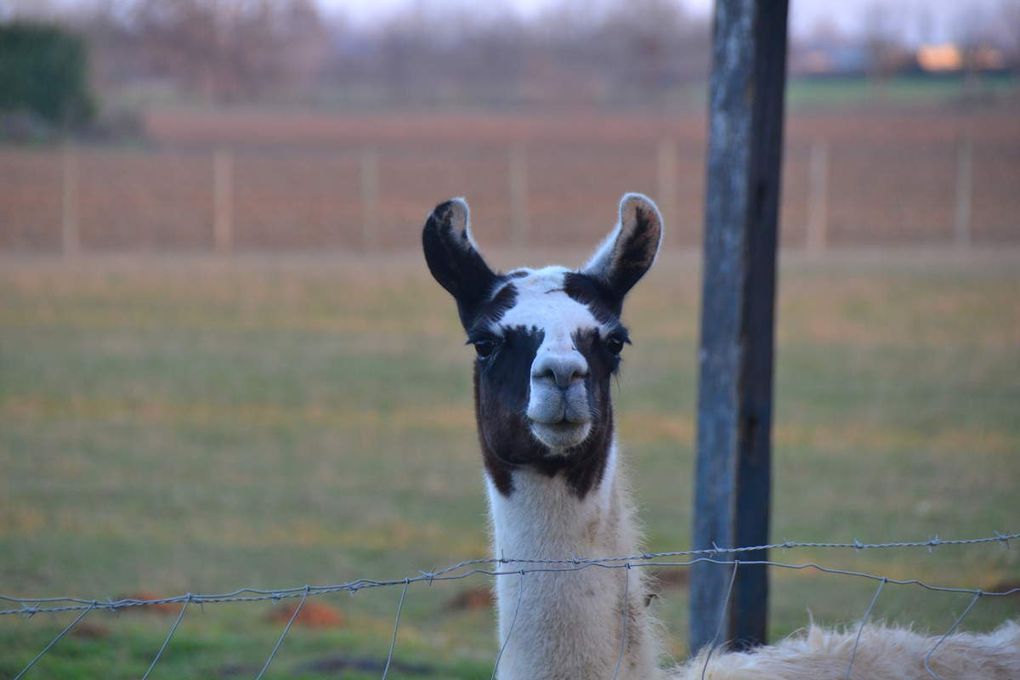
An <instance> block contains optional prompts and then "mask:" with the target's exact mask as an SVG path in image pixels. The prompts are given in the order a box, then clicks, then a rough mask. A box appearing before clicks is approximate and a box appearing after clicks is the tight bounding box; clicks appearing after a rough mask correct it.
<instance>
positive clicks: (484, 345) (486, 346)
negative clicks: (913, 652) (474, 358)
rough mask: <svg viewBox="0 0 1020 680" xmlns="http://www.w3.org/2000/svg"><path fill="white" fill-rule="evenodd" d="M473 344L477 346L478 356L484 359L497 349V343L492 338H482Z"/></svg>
mask: <svg viewBox="0 0 1020 680" xmlns="http://www.w3.org/2000/svg"><path fill="white" fill-rule="evenodd" d="M471 344H472V345H474V346H475V352H477V353H478V356H479V357H481V358H482V359H484V358H485V357H487V356H489V355H491V354H492V352H493V350H495V349H496V343H495V341H494V340H492V339H490V338H482V339H480V340H475V341H474V342H472V343H471Z"/></svg>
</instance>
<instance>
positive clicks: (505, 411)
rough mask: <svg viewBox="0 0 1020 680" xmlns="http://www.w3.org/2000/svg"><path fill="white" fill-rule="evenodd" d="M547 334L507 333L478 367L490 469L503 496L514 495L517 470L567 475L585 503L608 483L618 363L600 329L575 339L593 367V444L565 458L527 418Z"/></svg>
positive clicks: (480, 418) (479, 410) (482, 435)
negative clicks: (543, 439)
mask: <svg viewBox="0 0 1020 680" xmlns="http://www.w3.org/2000/svg"><path fill="white" fill-rule="evenodd" d="M543 339H544V334H543V332H542V331H540V330H538V329H534V328H530V329H529V328H523V327H521V328H513V329H506V330H504V335H503V341H502V343H501V344H500V346H499V348H498V349H497V350H496V351H495V352H493V354H492V355H491V356H489V357H487V358H484V359H478V361H477V362H476V364H475V376H474V388H475V416H476V419H477V423H478V434H479V440H480V443H481V447H482V457H483V460H484V463H485V469H486V471H487V473H488V475H489V477H490V479H492V482H493V485H494V486H495V487H496V489H497V491H499V493H501V494H503V495H504V496H510V495H511V494H512V493H513V470H514V469H515V468H521V467H528V468H531V469H533V470H537V471H538V472H540V473H542V474H544V475H547V476H549V477H552V476H555V475H558V474H562V475H563V476H564V479H565V481H566V483H567V487H568V488H569V489H570V490H571V491H572V492H573V493H574V494H576V495H577V497H578V498H584V497H585V496H586V495H587V494H588V493H589V492H590V491H591V490H592V489H594V488H595V487H597V486H598V485H599V483H601V481H602V476H603V474H604V473H605V468H606V461H607V460H608V458H609V447H610V446H611V444H612V440H613V412H612V403H611V400H610V378H611V376H612V374H613V373H614V372H615V370H616V366H617V362H618V359H617V357H615V356H614V355H613V354H612V353H611V352H609V351H608V350H607V349H606V347H605V345H604V343H603V342H602V340H601V339H600V338H599V335H598V332H597V331H595V330H591V331H586V332H583V333H577V334H575V335H574V337H573V339H574V344H575V346H576V347H577V349H578V351H580V352H581V353H582V354H583V355H584V356H585V359H586V360H587V362H588V369H589V373H588V377H587V379H586V384H585V387H586V390H587V394H588V408H589V410H590V412H591V414H592V416H593V421H592V429H591V432H590V433H589V435H588V437H587V439H585V441H584V442H582V443H581V444H580V445H579V446H577V447H576V448H575V449H572V450H569V451H567V452H566V453H565V454H564V455H556V456H553V455H550V451H549V449H548V448H547V447H546V446H545V445H544V444H542V443H541V442H539V441H538V440H537V439H536V438H535V437H534V436H533V435H532V434H531V429H530V426H529V423H528V419H527V416H526V415H525V414H526V412H527V408H528V396H529V392H530V386H531V364H532V363H533V362H534V360H535V353H536V352H537V351H538V348H539V347H540V346H541V344H542V340H543Z"/></svg>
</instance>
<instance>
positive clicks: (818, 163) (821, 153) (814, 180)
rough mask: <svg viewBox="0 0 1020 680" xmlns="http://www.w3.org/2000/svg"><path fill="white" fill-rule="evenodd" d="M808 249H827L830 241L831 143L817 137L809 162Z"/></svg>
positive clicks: (812, 146)
mask: <svg viewBox="0 0 1020 680" xmlns="http://www.w3.org/2000/svg"><path fill="white" fill-rule="evenodd" d="M807 214H808V219H807V249H808V251H810V252H812V253H820V252H821V251H823V250H825V247H826V245H827V244H828V241H829V143H828V142H827V141H825V140H822V139H816V140H815V141H814V142H813V143H812V144H811V160H810V161H809V162H808V210H807Z"/></svg>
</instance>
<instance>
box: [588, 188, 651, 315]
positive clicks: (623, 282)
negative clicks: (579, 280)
mask: <svg viewBox="0 0 1020 680" xmlns="http://www.w3.org/2000/svg"><path fill="white" fill-rule="evenodd" d="M661 242H662V215H660V214H659V209H658V208H657V207H655V203H653V202H652V199H650V198H648V197H647V196H644V195H643V194H624V195H623V198H622V199H621V200H620V221H619V223H618V224H617V225H616V228H615V229H613V231H611V232H609V235H608V236H607V237H606V239H605V240H604V241H603V242H602V245H601V246H599V248H598V250H596V251H595V254H594V255H592V256H591V259H590V260H588V264H586V265H585V266H584V268H583V269H582V270H581V271H582V272H583V273H584V274H587V275H588V276H591V277H594V278H596V279H598V280H600V281H602V282H603V283H605V284H606V285H607V286H608V287H609V289H610V290H612V291H613V293H615V294H616V295H617V296H618V297H619V298H620V299H621V300H622V299H623V296H624V295H626V294H627V291H629V290H630V289H631V288H633V287H634V284H635V283H637V282H638V281H639V280H640V279H641V277H642V276H644V275H645V272H647V271H648V270H649V268H651V266H652V263H653V262H655V256H656V255H657V254H658V252H659V244H660V243H661Z"/></svg>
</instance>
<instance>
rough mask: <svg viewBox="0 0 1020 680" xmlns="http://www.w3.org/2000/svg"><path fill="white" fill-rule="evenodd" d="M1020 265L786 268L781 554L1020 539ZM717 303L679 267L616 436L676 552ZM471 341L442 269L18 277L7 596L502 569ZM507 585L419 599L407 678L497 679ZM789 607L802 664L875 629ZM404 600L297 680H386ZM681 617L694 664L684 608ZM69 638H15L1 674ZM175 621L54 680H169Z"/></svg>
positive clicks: (322, 637)
mask: <svg viewBox="0 0 1020 680" xmlns="http://www.w3.org/2000/svg"><path fill="white" fill-rule="evenodd" d="M1017 261H1018V258H1017V254H1016V253H1008V252H1007V253H1000V254H997V255H992V254H977V255H969V256H968V255H960V254H956V255H951V254H941V255H940V254H930V253H929V254H927V255H916V254H910V253H902V254H892V255H889V254H886V255H882V256H877V255H875V254H872V255H860V254H858V255H847V256H840V257H829V258H826V259H823V260H804V259H798V258H787V260H785V261H784V262H785V265H784V268H783V272H782V277H781V286H780V288H781V290H780V306H779V329H778V337H779V343H778V370H777V377H776V393H777V403H776V411H775V417H776V431H775V490H774V493H775V506H774V532H773V533H774V536H775V538H777V539H784V538H789V539H800V540H834V541H848V540H853V539H854V538H859V539H861V540H865V541H882V540H890V539H913V538H923V537H928V536H931V535H935V534H938V535H939V536H941V537H943V538H952V537H968V536H976V535H987V534H989V533H991V532H993V531H996V530H1001V531H1006V530H1017V528H1018V526H1020V524H1018V522H1020V512H1018V510H1020V500H1018V497H1017V494H1016V481H1017V479H1020V458H1018V456H1017V454H1018V452H1020V417H1018V416H1020V381H1017V379H1016V376H1017V375H1020V305H1018V304H1017V293H1018V292H1020V267H1018V266H1017ZM507 264H510V263H509V262H508V263H507ZM698 285H699V279H698V273H697V267H696V262H695V261H694V260H693V259H692V258H689V257H679V256H670V257H666V258H665V259H664V261H663V262H662V263H661V264H660V266H659V267H658V268H657V270H656V271H654V272H653V273H652V275H651V276H650V277H649V280H648V281H647V282H645V283H643V284H642V285H641V286H640V287H639V288H638V289H637V290H636V291H635V293H634V294H633V296H632V300H631V301H630V302H629V307H628V309H627V318H628V319H627V320H628V322H629V325H630V327H631V329H632V334H633V337H634V339H635V346H634V347H633V348H629V349H628V350H627V354H626V364H625V366H624V369H623V373H622V376H621V378H620V381H619V389H618V390H617V393H616V400H617V401H616V403H617V409H616V410H617V413H618V417H619V420H620V430H621V438H622V441H623V443H624V445H625V448H626V451H627V455H628V456H629V457H630V459H631V461H632V466H631V467H632V470H633V474H634V477H635V480H634V481H635V487H636V493H637V496H638V500H639V503H640V506H641V513H642V518H643V520H644V523H645V526H646V531H647V536H648V539H649V546H648V547H649V548H650V549H652V550H668V549H677V548H683V547H686V546H687V545H688V544H689V527H690V520H691V509H690V508H691V478H692V475H693V470H692V464H693V463H692V461H693V450H692V440H693V435H694V427H693V424H692V414H693V410H694V404H695V388H696V384H695V383H696V366H695V353H696V344H697V316H698V296H697V293H698ZM462 343H463V339H462V337H461V333H460V331H459V329H458V326H457V322H456V315H455V313H454V309H453V306H452V303H451V302H450V301H449V300H448V299H447V298H446V296H445V294H444V293H443V292H442V291H441V290H440V289H439V288H438V286H436V285H435V284H433V283H432V282H431V280H430V279H429V278H428V275H427V274H426V273H425V270H424V267H423V266H422V265H421V264H420V263H419V262H418V261H417V258H406V257H401V258H393V259H388V260H385V261H378V262H364V261H358V260H355V259H353V258H338V259H337V260H335V261H333V260H329V259H326V258H291V259H283V260H280V261H272V260H265V259H258V258H252V259H244V258H241V259H239V260H235V261H233V262H219V261H215V260H211V259H181V260H166V261H164V260H156V259H150V260H140V261H128V260H118V259H96V260H85V261H83V262H81V263H79V264H74V265H65V264H62V263H60V262H56V261H49V260H37V261H18V260H13V259H9V260H5V261H4V262H3V266H0V470H3V476H2V480H0V555H2V558H0V592H3V593H6V594H18V595H31V596H40V597H41V596H48V595H65V594H71V595H76V596H82V597H87V598H101V599H106V598H108V597H116V596H121V595H125V594H130V593H137V592H139V591H144V592H147V593H153V594H160V595H169V594H180V593H184V592H189V591H190V592H202V593H208V592H215V591H225V590H232V589H234V588H237V587H240V586H256V587H267V588H281V587H289V586H296V585H302V584H304V583H336V582H343V581H347V580H352V579H355V578H358V577H370V578H393V577H397V578H402V577H404V576H408V575H414V574H416V573H417V570H418V569H429V568H433V567H438V566H443V565H446V564H449V563H452V562H456V561H458V560H460V559H464V558H471V557H481V556H485V555H486V529H485V503H484V496H483V492H482V483H481V470H480V465H479V460H478V454H477V451H476V445H475V435H474V429H473V423H472V412H471V401H470V376H469V368H468V366H469V361H470V359H469V352H468V349H467V348H465V347H464V346H463V344H462ZM774 557H775V558H776V559H781V560H787V561H794V562H800V561H810V560H816V561H819V562H821V563H823V564H826V565H829V566H835V567H840V568H847V569H862V570H867V571H871V572H874V573H877V574H881V575H887V576H891V577H917V578H922V579H925V580H928V581H931V582H936V583H940V584H946V585H962V586H981V587H985V588H992V587H995V586H996V585H997V584H999V583H1003V582H1006V581H1009V580H1012V581H1015V580H1017V579H1018V578H1020V551H1018V550H1015V549H1014V550H1009V551H1006V550H1003V549H1001V548H1000V547H998V546H989V547H975V548H969V549H961V548H940V549H938V550H937V551H935V552H934V553H933V554H929V553H928V552H927V551H924V550H916V551H897V552H882V553H879V552H862V553H859V554H847V553H841V552H840V553H836V552H824V551H820V550H819V551H799V552H796V553H790V554H785V553H782V554H777V555H775V556H774ZM485 585H486V581H485V580H484V579H480V578H473V579H469V580H466V581H458V582H454V583H446V584H440V583H437V584H434V585H433V586H431V587H426V586H412V588H411V589H410V591H409V593H408V596H407V600H406V603H405V608H404V614H403V621H402V624H401V628H400V640H399V645H398V647H397V654H396V659H397V661H399V662H400V663H401V664H403V665H402V666H401V669H403V670H407V669H408V666H409V665H410V666H414V665H415V664H420V665H423V666H425V667H427V668H428V669H430V671H429V672H428V673H426V674H425V676H424V677H436V678H439V677H443V678H449V677H456V678H486V677H488V675H489V672H490V669H491V662H492V659H493V658H494V655H495V651H496V649H495V648H496V645H495V641H494V635H493V632H492V629H493V622H492V615H491V613H490V612H489V611H487V610H475V611H456V610H452V609H451V608H450V607H449V606H448V603H449V601H450V600H451V599H452V598H453V597H454V596H455V595H456V594H458V593H459V592H461V591H462V590H463V589H465V588H469V587H479V586H485ZM773 592H774V596H773V600H772V605H771V607H772V609H771V615H772V632H773V634H774V635H777V636H778V635H783V634H785V633H788V632H790V631H791V630H794V629H796V628H798V627H800V626H802V625H804V624H805V623H806V622H807V620H808V612H809V611H810V614H811V615H812V616H814V618H815V619H816V620H821V621H824V622H844V623H845V622H850V621H852V620H854V619H855V618H856V617H858V616H860V615H861V614H862V613H863V611H864V609H865V607H866V606H867V603H868V600H869V599H870V597H871V594H872V593H873V592H874V583H873V582H868V581H855V580H853V579H850V578H846V577H835V576H824V575H820V574H812V573H806V572H790V571H783V570H777V571H775V572H774V573H773ZM399 594H400V593H399V591H398V590H397V589H378V590H371V591H363V592H360V593H358V594H357V595H355V596H349V595H330V596H326V597H323V598H321V601H322V602H323V603H325V604H328V605H330V606H332V607H335V608H337V609H338V610H340V611H341V612H342V613H343V615H344V617H345V619H346V622H347V625H346V626H345V627H343V628H339V629H330V630H316V629H308V628H299V627H296V628H295V629H294V630H293V631H292V632H291V634H290V636H289V637H288V639H287V641H286V643H285V644H284V647H283V649H282V651H281V653H280V655H279V656H278V658H277V660H276V661H275V662H274V665H273V671H271V673H270V676H271V677H291V678H323V677H335V676H336V674H337V670H336V666H335V665H334V666H333V667H332V670H329V669H328V668H327V667H328V666H329V664H328V663H327V662H329V661H330V660H331V659H332V660H333V661H336V659H337V658H340V659H348V660H349V659H361V660H368V661H369V662H371V663H369V664H368V668H367V670H364V671H363V672H362V675H357V674H356V673H355V674H348V675H345V676H344V677H378V676H379V675H380V672H379V669H378V668H377V665H378V663H380V662H381V661H382V660H383V659H384V658H385V653H386V649H387V646H388V643H389V636H390V631H391V626H392V623H393V614H394V611H395V607H396V601H397V598H398V596H399ZM659 602H660V604H659V605H658V607H659V613H660V615H661V616H662V618H663V619H664V620H665V622H666V625H667V628H668V629H669V631H670V632H671V637H672V638H673V639H674V640H676V643H675V644H674V645H673V648H672V651H673V652H674V653H676V654H683V652H684V648H683V644H682V641H683V638H684V635H685V632H686V629H685V624H686V596H685V592H684V591H683V590H667V591H665V592H663V594H662V598H661V599H660V601H659ZM965 605H966V597H965V596H963V597H961V596H953V595H941V594H930V593H925V592H923V591H918V590H917V589H910V588H906V587H892V586H889V587H887V588H886V589H885V591H884V593H883V595H882V598H881V600H880V601H879V604H878V606H877V609H876V616H878V617H882V618H886V619H889V620H894V621H900V622H914V623H915V624H916V625H917V626H919V627H921V628H930V629H932V630H937V631H941V630H944V629H945V628H946V627H947V626H948V625H949V624H950V623H951V622H952V620H953V618H954V616H955V615H957V614H958V613H959V612H960V611H961V609H962V607H963V606H965ZM274 606H279V605H273V604H271V603H267V604H252V605H207V606H205V608H204V610H202V609H199V608H197V607H194V608H191V609H190V610H189V612H188V614H187V616H186V617H185V619H184V622H183V624H182V627H181V629H180V631H179V632H178V633H177V635H176V636H175V638H174V640H173V642H172V644H171V645H170V647H169V649H168V650H167V653H166V655H165V657H164V658H163V660H162V661H161V662H160V664H159V666H158V667H157V672H156V673H155V675H154V676H153V677H155V678H159V677H173V678H181V679H187V678H219V677H223V678H227V677H234V676H236V675H240V676H242V677H251V676H254V675H255V673H256V672H257V670H258V668H259V667H260V666H261V664H262V662H263V661H264V659H265V657H266V655H267V654H268V653H269V650H270V649H271V648H272V645H273V643H274V641H275V639H276V636H277V635H278V634H279V631H280V629H281V624H280V623H277V622H271V621H267V619H266V617H267V615H268V614H269V613H270V612H271V611H272V610H273V608H274ZM1017 608H1018V603H1017V601H1016V599H1013V600H1012V601H993V600H992V599H990V598H989V599H986V600H983V601H982V602H981V603H980V604H979V605H978V607H977V608H976V609H975V610H974V612H973V613H972V614H971V615H970V616H969V617H968V619H967V626H968V627H972V628H988V627H991V626H994V625H995V624H997V623H999V622H1001V621H1002V620H1004V619H1006V618H1008V617H1011V616H1015V615H1016V613H1017ZM69 620H70V619H69V618H67V616H66V615H65V616H61V617H56V618H50V617H45V616H36V617H33V618H32V619H24V618H21V617H4V618H3V619H0V677H8V676H11V675H13V674H14V673H16V672H17V670H18V669H19V668H20V667H21V665H22V664H24V663H25V662H26V661H27V660H28V659H29V658H31V656H32V655H34V654H35V653H36V652H37V651H38V650H39V649H41V648H42V647H43V645H45V643H46V642H47V641H48V639H49V638H50V637H51V636H52V635H54V634H55V633H56V632H57V631H58V630H59V628H60V627H61V626H62V625H65V624H66V623H67V622H68V621H69ZM172 620H173V619H172V613H171V614H170V616H169V617H168V616H167V615H159V614H154V613H148V614H141V613H122V614H119V615H107V614H101V613H94V614H90V615H89V617H88V619H87V620H86V621H87V623H88V624H89V626H87V627H86V628H85V631H84V632H85V633H86V634H83V635H77V636H73V637H69V638H67V639H65V640H62V641H61V642H60V643H59V644H57V645H56V647H55V648H54V649H53V651H52V652H51V653H49V654H48V655H47V656H46V658H45V659H44V660H43V661H42V662H41V664H40V666H39V667H38V672H37V673H36V674H35V676H34V677H67V678H113V677H125V678H126V677H138V676H139V675H140V674H141V673H142V672H143V671H144V669H145V667H146V666H147V664H148V663H149V661H150V660H151V658H152V656H153V654H155V651H156V649H158V647H159V645H160V643H161V641H162V638H163V636H164V635H165V633H166V630H167V628H168V627H169V625H170V623H171V622H172ZM316 663H319V664H324V665H320V666H319V667H320V668H326V669H325V670H319V671H317V670H315V668H316V666H315V664H316ZM372 664H375V666H373V665H372ZM398 670H399V669H398ZM411 670H413V668H412V669H411ZM29 677H33V676H32V675H30V676H29ZM391 677H423V676H422V675H414V674H413V673H405V674H403V675H400V674H397V675H393V674H391Z"/></svg>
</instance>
